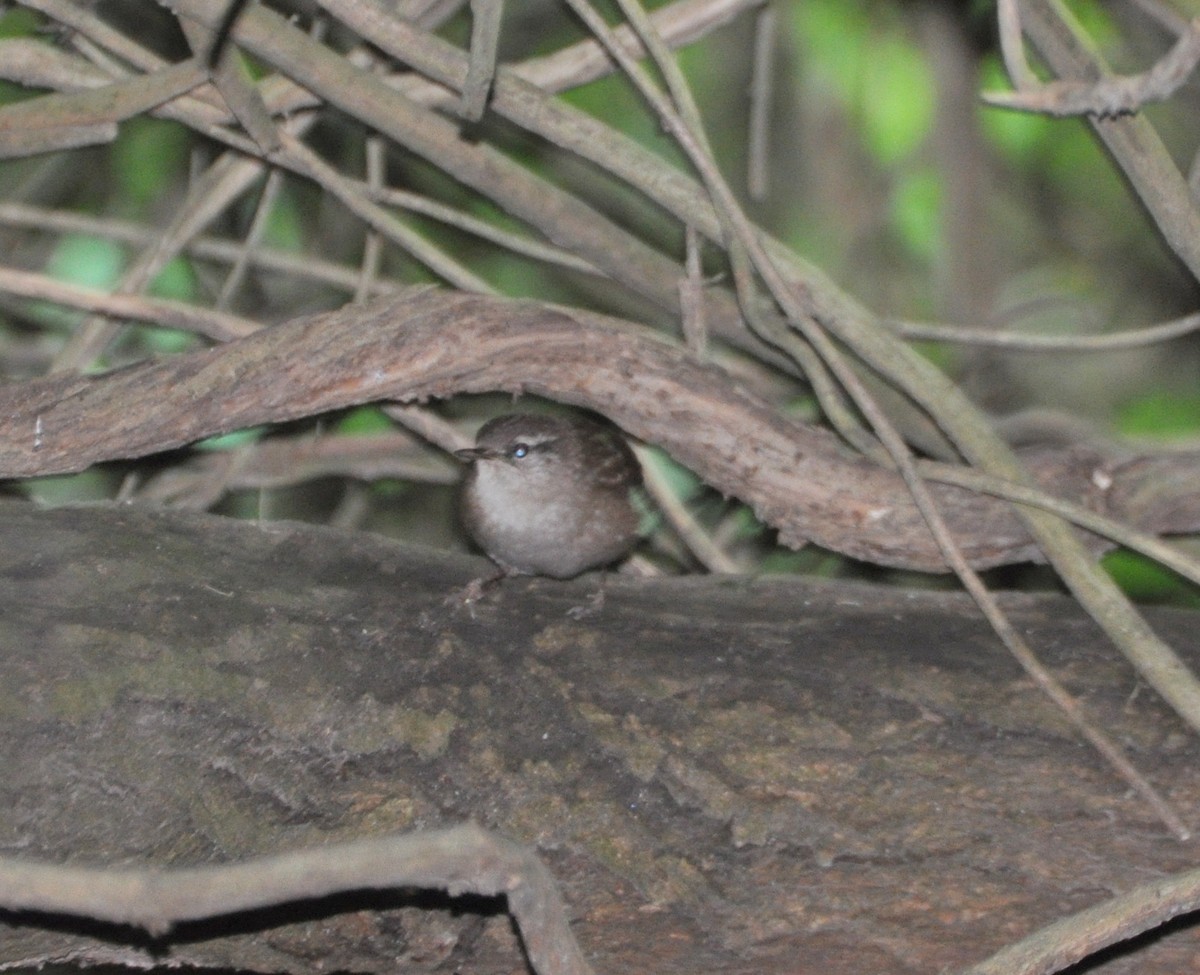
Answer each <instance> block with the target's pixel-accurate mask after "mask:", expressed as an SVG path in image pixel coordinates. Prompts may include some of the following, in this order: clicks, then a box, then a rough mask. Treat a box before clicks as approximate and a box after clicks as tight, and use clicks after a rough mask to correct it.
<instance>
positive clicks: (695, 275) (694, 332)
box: [679, 224, 708, 359]
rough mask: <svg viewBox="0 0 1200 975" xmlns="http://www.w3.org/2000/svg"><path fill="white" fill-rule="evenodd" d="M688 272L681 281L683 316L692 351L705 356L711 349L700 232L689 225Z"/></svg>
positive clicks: (685, 230)
mask: <svg viewBox="0 0 1200 975" xmlns="http://www.w3.org/2000/svg"><path fill="white" fill-rule="evenodd" d="M683 241H684V248H685V250H686V254H687V256H686V258H685V260H684V267H685V268H686V270H687V274H686V275H685V276H684V277H683V278H681V279H680V281H679V319H680V321H681V322H682V323H683V340H684V341H685V342H686V343H687V347H688V351H689V352H691V353H692V355H694V356H695V357H696V358H697V359H703V358H704V356H705V353H706V352H707V349H708V325H707V324H706V322H705V320H704V278H703V271H702V269H701V267H700V246H701V245H700V235H699V234H698V233H696V228H695V227H693V226H692V225H691V224H688V225H687V226H686V227H684V228H683Z"/></svg>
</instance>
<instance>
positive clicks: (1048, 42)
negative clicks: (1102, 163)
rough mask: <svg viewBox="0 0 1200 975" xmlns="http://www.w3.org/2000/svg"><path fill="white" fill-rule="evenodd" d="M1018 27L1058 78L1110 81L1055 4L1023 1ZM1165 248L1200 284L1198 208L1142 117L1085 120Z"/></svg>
mask: <svg viewBox="0 0 1200 975" xmlns="http://www.w3.org/2000/svg"><path fill="white" fill-rule="evenodd" d="M1021 10H1022V18H1021V26H1022V28H1023V29H1024V31H1025V33H1026V35H1027V36H1028V37H1029V39H1030V40H1031V41H1032V42H1033V45H1034V47H1035V48H1036V49H1037V51H1038V53H1039V54H1040V55H1041V57H1042V59H1043V60H1044V61H1045V62H1046V63H1047V64H1048V65H1049V66H1050V68H1051V70H1053V71H1054V73H1055V74H1056V75H1058V76H1059V77H1060V78H1083V79H1085V80H1094V79H1096V78H1102V77H1111V72H1110V71H1109V69H1108V66H1107V65H1106V64H1105V63H1104V61H1103V59H1102V58H1101V57H1100V55H1099V54H1098V53H1097V52H1096V51H1095V49H1094V46H1093V45H1092V44H1091V43H1090V41H1089V40H1088V39H1087V35H1086V34H1085V33H1084V31H1083V28H1082V27H1080V25H1079V23H1078V21H1077V20H1076V19H1075V17H1074V15H1072V14H1071V12H1070V11H1069V10H1068V9H1067V7H1066V6H1065V5H1064V4H1063V3H1061V2H1060V0H1022V7H1021ZM1088 124H1089V125H1090V126H1091V127H1092V129H1093V130H1094V131H1095V133H1096V135H1097V136H1099V138H1100V139H1101V140H1102V141H1103V142H1104V144H1105V146H1106V147H1107V148H1108V151H1109V153H1110V154H1111V155H1112V157H1113V160H1114V161H1115V162H1116V163H1117V165H1118V166H1120V167H1121V170H1122V173H1123V174H1124V176H1125V177H1126V179H1127V180H1128V182H1129V185H1130V187H1131V188H1132V189H1133V191H1134V192H1135V193H1136V194H1137V197H1138V199H1139V200H1140V201H1141V202H1142V205H1143V206H1144V207H1145V208H1146V210H1147V211H1148V212H1149V213H1150V216H1151V218H1152V219H1153V221H1154V225H1155V227H1156V228H1157V229H1158V231H1159V232H1160V233H1161V234H1162V235H1163V237H1164V239H1165V240H1166V242H1167V244H1168V245H1169V246H1170V247H1171V249H1172V250H1173V251H1174V252H1175V254H1176V255H1177V256H1178V257H1179V259H1180V260H1181V261H1183V263H1184V264H1186V265H1187V267H1188V269H1189V270H1190V271H1191V273H1192V276H1193V277H1195V278H1197V279H1198V280H1200V204H1198V203H1197V200H1196V198H1195V197H1193V196H1192V194H1191V191H1190V190H1189V189H1188V186H1187V183H1186V181H1185V180H1184V178H1183V176H1182V175H1181V174H1180V172H1179V168H1178V167H1177V166H1176V164H1175V161H1174V159H1173V158H1172V155H1171V153H1170V152H1169V151H1168V150H1167V147H1166V146H1165V145H1163V141H1162V138H1161V137H1160V136H1159V134H1158V132H1157V131H1155V128H1154V126H1153V125H1152V124H1151V123H1150V121H1149V120H1148V119H1147V118H1146V117H1145V115H1144V114H1138V115H1127V116H1121V117H1120V118H1108V119H1104V118H1090V119H1089V120H1088Z"/></svg>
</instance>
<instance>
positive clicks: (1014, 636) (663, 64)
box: [568, 0, 1190, 840]
mask: <svg viewBox="0 0 1200 975" xmlns="http://www.w3.org/2000/svg"><path fill="white" fill-rule="evenodd" d="M568 2H569V3H570V4H571V7H572V9H574V10H576V12H577V13H579V15H580V16H581V17H582V18H583V19H584V20H585V22H586V23H587V25H588V28H589V29H590V30H592V31H593V33H595V34H596V35H597V36H598V37H599V38H600V39H601V40H602V41H603V42H605V44H606V46H607V47H608V48H609V51H610V53H611V54H612V55H613V57H614V58H615V59H617V60H618V62H619V63H621V67H622V69H623V70H624V71H625V72H626V74H627V75H628V76H629V77H630V80H631V81H633V83H634V84H635V85H636V86H637V88H638V90H639V91H640V92H641V93H642V95H643V97H645V98H646V100H647V101H648V102H649V103H650V104H651V106H652V107H653V108H654V110H655V111H656V112H657V113H658V115H659V117H660V119H661V120H662V123H663V124H664V125H665V126H666V128H667V130H668V131H669V132H671V134H672V136H673V137H674V138H675V139H676V141H677V142H678V144H679V145H680V148H681V149H683V151H684V152H685V153H686V154H687V156H688V158H689V159H690V160H691V162H692V164H693V165H694V166H696V168H697V170H698V171H699V172H700V173H701V176H702V178H703V179H704V182H705V185H706V186H708V187H709V189H710V192H711V193H712V196H713V201H714V203H715V204H716V205H717V206H718V208H719V209H720V210H721V211H722V212H723V213H724V214H725V216H726V217H727V218H728V219H729V221H730V228H731V231H732V232H733V233H735V234H736V235H737V240H738V242H739V243H740V244H741V245H742V246H744V247H745V248H746V250H747V253H748V254H749V255H750V257H751V258H752V259H753V260H754V262H755V264H756V266H757V267H758V270H759V272H760V274H762V276H763V278H764V280H765V281H766V283H767V285H768V287H769V288H770V289H771V292H772V294H773V295H774V296H775V297H776V299H777V300H778V301H780V303H781V304H782V305H783V307H784V309H785V311H786V312H787V313H788V317H789V319H791V320H792V321H793V322H794V323H795V324H797V325H799V326H800V327H801V328H802V329H803V330H804V332H805V336H806V338H807V339H808V341H809V343H810V344H811V345H812V346H813V348H814V349H816V351H817V352H818V354H820V356H821V357H822V359H823V360H824V361H825V362H826V363H827V364H828V365H829V367H830V368H831V369H832V370H833V373H834V375H835V376H836V377H837V378H838V380H839V381H840V382H841V383H842V385H843V387H844V388H845V389H846V391H847V392H848V393H849V394H850V396H851V398H852V399H853V401H854V402H855V404H856V405H857V406H858V407H859V409H861V410H862V411H863V414H864V415H865V416H866V417H867V418H868V421H869V422H870V424H871V426H872V427H873V428H874V430H875V432H876V434H877V435H878V436H879V437H880V439H881V441H882V442H883V444H884V446H885V448H886V449H887V451H888V453H889V454H890V455H891V457H892V458H893V460H894V461H895V463H896V464H897V466H898V467H899V469H900V473H901V475H902V476H903V478H904V481H905V483H906V485H907V486H908V489H909V492H910V493H911V494H912V497H913V500H914V501H915V502H916V504H917V506H918V508H919V509H920V511H921V514H922V516H923V517H924V518H925V521H926V523H927V524H928V525H929V528H930V530H931V531H932V532H933V534H934V536H935V538H936V539H937V544H938V547H939V549H940V550H941V551H942V553H943V555H944V557H945V558H946V561H947V563H948V564H949V565H950V566H951V568H952V569H953V570H954V572H955V574H956V575H957V576H958V577H959V579H960V580H961V581H962V582H963V585H964V586H965V587H966V589H967V591H968V592H969V593H970V594H971V596H972V598H973V599H974V600H975V601H976V603H977V604H978V605H979V607H980V609H981V610H982V611H983V613H984V615H985V616H986V617H987V619H988V621H989V623H990V624H991V626H992V628H993V629H994V630H995V632H996V633H997V635H998V636H1000V638H1001V640H1003V642H1004V643H1005V645H1006V646H1007V647H1008V648H1009V650H1010V652H1011V653H1012V654H1013V655H1014V656H1015V657H1016V658H1017V660H1018V662H1019V663H1020V664H1021V666H1022V667H1023V668H1024V669H1025V671H1026V672H1027V673H1028V674H1029V675H1030V676H1031V677H1032V678H1033V679H1034V681H1035V682H1036V683H1037V684H1038V686H1039V687H1041V689H1042V690H1043V691H1044V692H1045V693H1046V694H1047V695H1048V696H1049V697H1050V698H1051V699H1052V700H1053V701H1054V702H1055V703H1056V704H1057V705H1058V706H1059V708H1060V709H1061V710H1062V711H1063V713H1064V714H1066V716H1067V717H1068V718H1069V719H1070V720H1071V721H1072V723H1074V724H1075V726H1076V728H1078V729H1079V731H1080V732H1081V733H1082V734H1083V735H1084V737H1085V738H1087V740H1088V741H1089V742H1091V743H1092V745H1093V747H1095V748H1096V750H1097V751H1099V752H1100V753H1101V754H1102V755H1103V756H1104V757H1105V758H1106V759H1107V760H1108V762H1109V763H1110V765H1112V766H1113V768H1114V769H1115V770H1116V771H1117V772H1118V774H1120V775H1121V776H1122V778H1124V779H1125V781H1126V782H1127V783H1128V784H1129V785H1130V786H1131V787H1133V788H1134V789H1135V790H1136V791H1137V792H1138V793H1139V794H1141V796H1142V797H1143V798H1144V799H1145V800H1146V801H1147V802H1148V803H1149V804H1150V806H1151V808H1153V809H1154V811H1155V812H1156V814H1157V815H1158V816H1159V817H1160V819H1162V821H1163V822H1164V823H1165V824H1166V826H1167V827H1168V828H1169V829H1170V830H1171V831H1172V832H1173V833H1175V835H1176V836H1177V837H1178V838H1179V839H1180V840H1186V839H1187V838H1188V837H1189V836H1190V832H1189V830H1188V828H1187V827H1186V826H1184V824H1183V822H1182V821H1181V820H1180V819H1179V817H1178V815H1176V813H1175V812H1174V810H1172V809H1171V807H1170V806H1169V805H1168V804H1167V802H1166V800H1165V799H1163V797H1162V796H1160V795H1159V793H1158V792H1157V790H1156V789H1155V788H1154V787H1153V786H1152V785H1151V784H1150V783H1149V782H1148V781H1147V780H1146V779H1145V777H1144V776H1142V775H1141V773H1140V772H1138V771H1137V769H1136V768H1134V766H1133V765H1132V764H1131V763H1130V762H1129V760H1128V759H1126V758H1125V756H1124V755H1123V754H1122V752H1121V750H1120V748H1119V747H1118V746H1117V745H1116V743H1115V742H1113V741H1112V740H1111V739H1110V738H1109V737H1108V736H1107V735H1105V734H1104V733H1103V732H1101V731H1100V730H1099V729H1098V728H1096V727H1094V726H1093V725H1092V724H1091V723H1090V722H1089V721H1088V720H1087V718H1086V717H1085V716H1084V715H1083V713H1082V711H1081V710H1080V708H1079V706H1078V704H1077V703H1076V701H1075V700H1074V698H1072V697H1071V696H1070V695H1069V694H1068V693H1067V692H1066V690H1065V689H1064V688H1063V687H1062V686H1061V685H1060V684H1059V683H1058V682H1057V681H1056V680H1055V679H1054V677H1053V676H1052V675H1051V674H1050V673H1049V672H1048V671H1047V670H1046V669H1045V668H1044V667H1043V666H1042V665H1041V663H1040V662H1039V661H1038V660H1037V658H1036V657H1035V656H1034V654H1033V652H1032V651H1031V650H1030V648H1029V647H1028V645H1027V644H1026V643H1025V641H1024V639H1023V638H1022V637H1021V635H1020V634H1019V633H1018V632H1017V630H1016V628H1015V627H1014V626H1013V625H1012V623H1011V622H1010V621H1009V620H1008V617H1007V616H1006V615H1005V614H1004V612H1003V610H1001V609H1000V606H999V604H998V603H997V602H996V600H995V597H994V596H993V595H992V594H991V592H989V591H988V589H987V587H986V586H985V585H984V584H983V582H982V580H981V579H980V578H979V576H978V574H977V573H976V572H975V571H974V570H973V569H972V568H971V567H970V566H969V565H968V564H967V561H966V559H965V558H964V557H963V555H962V551H961V549H960V548H959V546H958V543H957V542H956V541H955V540H954V538H953V536H952V535H951V533H950V531H949V529H948V527H947V525H946V523H945V520H944V519H943V517H942V514H941V511H940V509H939V508H938V506H937V504H936V502H934V500H933V497H932V496H931V495H930V493H929V489H928V487H927V486H926V484H925V483H924V481H923V480H922V479H921V476H920V474H919V473H918V472H917V470H916V468H915V465H914V463H913V458H912V455H911V453H910V452H909V450H908V447H907V445H906V444H905V443H904V441H903V439H902V438H901V437H900V435H899V434H898V433H897V432H896V429H895V427H894V426H893V425H892V423H891V422H890V420H888V418H887V416H886V415H885V414H884V413H883V411H882V410H881V409H880V408H879V406H878V404H877V403H876V401H875V399H874V397H872V396H871V395H870V394H869V393H868V392H867V391H866V389H865V388H864V387H863V385H862V383H861V381H860V380H859V378H858V376H857V375H856V374H855V373H854V372H853V370H852V369H850V367H849V365H848V364H847V363H846V361H845V359H844V358H843V357H842V355H841V353H840V352H839V351H838V349H837V347H836V346H835V345H834V344H833V342H832V341H830V339H829V337H828V336H827V335H826V334H825V333H824V331H823V330H822V329H821V328H820V327H819V326H816V325H815V324H808V325H807V326H806V325H805V321H806V316H805V314H804V310H803V309H801V308H800V307H799V305H798V303H797V302H796V301H795V298H794V296H793V295H792V294H791V288H790V286H789V285H788V283H787V282H786V281H784V280H783V278H782V276H780V275H779V273H778V271H777V270H776V269H775V267H774V264H773V263H772V261H771V260H770V258H769V257H768V256H767V254H766V253H765V251H764V250H763V249H762V248H761V246H760V245H759V243H758V240H757V238H756V236H755V234H754V232H753V230H752V228H751V226H750V224H749V221H748V220H746V218H745V215H744V214H743V213H742V212H741V210H740V208H739V207H738V205H737V202H736V200H735V199H734V198H733V194H732V193H731V192H730V191H729V188H728V186H727V185H726V184H725V182H724V180H723V178H722V177H721V175H720V173H719V172H718V171H717V169H716V165H715V162H714V160H713V159H712V156H711V153H709V152H707V151H706V149H705V143H704V140H703V138H700V137H695V136H694V134H693V126H694V125H698V124H699V122H698V112H697V111H696V109H695V106H694V103H693V102H692V100H691V94H690V92H689V91H688V89H687V87H686V82H685V81H684V80H683V78H682V75H681V74H680V73H679V72H678V69H677V67H676V66H675V64H674V61H673V60H672V59H671V57H670V55H669V52H667V51H666V49H665V48H663V47H662V46H661V45H660V44H657V43H656V42H655V38H654V36H653V26H652V25H650V24H649V23H648V22H647V20H646V19H645V15H644V12H642V11H641V10H640V8H638V7H637V6H636V2H635V0H618V4H619V5H620V6H621V8H622V10H623V11H624V12H625V14H626V17H628V18H629V20H630V22H631V23H632V24H633V26H634V27H635V29H637V30H638V32H639V34H640V36H641V37H642V39H643V42H644V43H645V44H646V46H647V48H648V49H649V50H650V51H651V53H652V55H653V56H655V58H656V62H657V63H658V65H659V69H660V71H661V72H662V73H663V76H664V78H666V79H667V82H668V86H670V87H671V91H672V96H673V97H674V99H675V101H676V103H677V104H680V105H683V106H686V108H685V109H684V111H683V113H681V114H683V115H684V116H685V118H686V117H687V116H690V119H688V120H687V121H685V119H684V118H680V117H679V116H677V115H676V114H675V112H673V111H672V110H671V108H670V106H669V105H668V104H667V102H666V100H665V99H664V98H663V97H662V96H661V95H660V94H659V93H658V91H657V90H656V89H655V88H654V87H653V85H652V84H651V83H650V81H649V79H648V78H647V76H646V75H645V73H644V72H643V71H642V70H641V68H640V66H639V65H637V64H635V63H633V62H632V61H631V60H630V59H629V58H628V57H627V56H625V55H624V52H622V51H621V50H620V49H619V48H618V47H617V46H616V45H615V44H613V43H611V41H610V34H609V31H608V29H607V27H606V26H605V25H604V23H603V21H601V20H600V18H599V17H598V16H597V15H596V14H595V12H594V11H593V10H592V9H591V8H590V7H589V6H587V0H568ZM789 306H790V307H789Z"/></svg>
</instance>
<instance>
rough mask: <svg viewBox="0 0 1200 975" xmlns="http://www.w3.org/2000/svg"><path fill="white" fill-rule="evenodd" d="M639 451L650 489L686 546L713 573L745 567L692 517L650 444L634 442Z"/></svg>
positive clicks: (663, 464)
mask: <svg viewBox="0 0 1200 975" xmlns="http://www.w3.org/2000/svg"><path fill="white" fill-rule="evenodd" d="M631 446H632V447H633V452H634V453H635V454H637V458H638V462H639V463H640V464H641V465H642V473H643V474H644V475H645V478H644V482H645V488H646V492H647V493H648V494H649V495H650V497H651V498H652V499H653V500H654V503H655V504H656V505H657V506H658V509H659V510H660V511H661V512H662V514H663V517H664V518H665V519H666V520H667V524H669V525H670V526H671V528H672V529H673V530H674V532H675V534H676V535H678V536H679V540H680V541H681V542H683V544H684V547H685V548H686V549H687V550H688V551H689V552H691V553H692V555H694V556H695V557H696V561H698V562H699V563H700V564H701V565H702V566H704V568H706V569H707V570H708V571H709V572H721V573H729V574H734V573H739V572H742V571H743V569H742V567H741V566H740V565H738V563H737V561H736V560H735V559H733V558H731V557H730V556H729V554H728V553H727V552H725V551H724V549H722V548H721V547H720V546H719V545H718V544H717V543H716V542H715V541H714V540H713V538H712V536H711V535H709V533H708V532H707V531H706V530H705V529H704V528H703V526H701V524H700V523H699V522H698V521H696V519H695V518H693V517H692V513H691V512H690V511H688V509H687V506H686V505H684V504H683V503H682V502H681V501H680V500H679V498H677V497H676V496H675V493H674V492H673V491H672V490H671V484H670V481H669V480H668V479H667V476H666V465H665V463H664V462H663V461H662V459H661V458H660V457H658V456H657V455H656V454H655V453H654V451H652V450H651V449H650V448H649V447H645V446H643V445H642V444H638V443H635V444H631Z"/></svg>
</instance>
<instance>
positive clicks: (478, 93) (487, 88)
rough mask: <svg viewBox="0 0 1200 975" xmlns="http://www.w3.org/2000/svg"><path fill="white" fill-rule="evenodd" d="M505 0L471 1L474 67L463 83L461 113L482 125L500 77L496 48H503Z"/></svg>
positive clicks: (472, 65)
mask: <svg viewBox="0 0 1200 975" xmlns="http://www.w3.org/2000/svg"><path fill="white" fill-rule="evenodd" d="M503 15H504V0H471V64H470V67H469V68H468V69H467V80H466V82H464V84H463V89H462V100H461V101H460V102H459V108H458V113H459V114H460V115H461V116H462V117H463V118H464V119H466V120H467V121H468V122H478V121H479V120H480V119H481V118H483V110H484V108H486V107H487V99H488V94H489V93H490V92H491V90H492V79H493V78H495V76H496V48H497V47H499V45H500V18H501V17H502V16H503Z"/></svg>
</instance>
